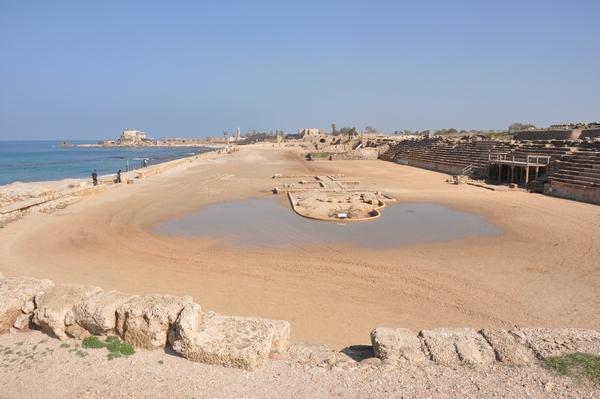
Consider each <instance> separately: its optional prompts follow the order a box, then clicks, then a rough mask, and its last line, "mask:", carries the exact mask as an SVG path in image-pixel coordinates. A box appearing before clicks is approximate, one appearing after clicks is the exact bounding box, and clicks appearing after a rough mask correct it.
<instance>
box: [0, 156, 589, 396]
mask: <svg viewBox="0 0 600 399" xmlns="http://www.w3.org/2000/svg"><path fill="white" fill-rule="evenodd" d="M302 154H303V151H302V150H301V149H300V148H298V147H281V148H278V147H272V146H260V145H256V146H248V147H242V148H241V149H240V151H239V152H235V153H231V154H217V153H214V154H206V155H203V156H201V157H198V158H197V159H194V160H193V161H191V162H189V163H186V164H184V165H182V166H178V167H175V168H173V169H170V170H167V171H165V172H163V173H160V174H157V175H154V176H151V177H148V178H144V179H135V180H134V184H122V185H120V186H119V187H115V188H114V189H110V190H105V191H102V192H98V193H96V194H90V195H86V196H84V197H83V198H82V199H80V200H79V201H78V202H76V203H73V204H71V205H68V206H66V207H65V208H64V209H56V210H55V211H54V212H51V213H41V212H33V213H31V214H29V215H26V216H25V217H23V218H22V219H20V220H18V221H15V222H13V223H10V224H8V225H6V226H5V227H4V228H2V229H0V271H1V272H2V273H3V274H4V276H6V277H12V276H29V277H36V278H47V279H50V280H53V281H54V282H55V283H57V284H60V283H73V284H88V285H97V286H100V287H102V288H103V289H104V290H119V291H122V292H125V293H132V294H155V293H160V294H170V295H191V296H192V297H193V299H194V301H195V302H197V303H199V304H200V305H201V306H202V309H203V310H204V311H208V310H213V311H215V312H218V313H221V314H225V315H239V316H255V317H263V318H273V319H285V320H288V321H289V322H290V323H291V326H292V330H291V339H292V341H293V342H295V343H301V342H313V343H319V344H325V345H328V346H329V347H330V348H331V349H338V350H339V349H342V348H345V347H348V346H350V345H358V344H370V340H369V333H370V332H371V331H372V330H373V329H374V328H376V327H405V328H409V329H411V330H413V331H414V332H418V331H419V330H422V329H429V328H436V327H472V328H475V329H477V330H479V329H481V328H484V327H487V328H490V327H501V328H505V329H511V328H513V327H539V326H544V327H582V328H589V329H594V330H600V317H599V316H598V311H597V309H598V308H600V266H599V264H598V259H600V242H599V238H598V235H597V232H598V231H600V208H599V207H598V206H595V205H589V204H584V203H579V202H574V201H567V200H561V199H556V198H549V197H544V196H542V195H537V194H529V193H526V192H524V191H509V190H505V191H491V190H486V189H483V188H480V187H474V186H471V185H466V184H461V185H454V184H450V183H448V182H447V181H446V180H447V179H448V178H449V176H448V175H444V174H440V173H436V172H431V171H427V170H421V169H415V168H411V167H407V166H402V165H396V164H393V163H390V162H384V161H378V160H373V161H322V162H306V161H304V160H303V156H302ZM275 174H317V175H332V174H344V175H345V176H348V177H351V178H353V179H356V180H358V181H360V182H361V184H362V185H363V186H365V187H369V188H370V189H373V190H381V191H382V192H385V193H386V194H388V195H390V196H392V197H394V198H395V199H396V203H400V204H407V203H435V204H440V205H444V206H447V207H450V208H451V209H453V210H457V211H462V212H470V213H473V214H476V215H481V216H485V218H486V221H487V222H489V223H492V224H493V225H495V226H496V227H497V228H498V229H500V230H501V231H502V232H503V233H502V234H501V235H497V236H490V237H464V238H460V239H456V240H451V241H448V242H444V243H421V244H417V245H411V246H404V247H393V248H383V249H381V248H380V249H373V248H362V247H360V246H356V245H351V244H348V243H344V242H330V243H327V244H318V245H306V244H296V245H286V246H279V245H264V246H259V247H243V248H237V247H232V246H231V245H226V244H225V242H224V241H222V240H219V239H216V238H194V237H180V236H175V235H168V234H164V233H158V232H156V231H154V229H155V228H156V227H157V226H161V225H163V224H164V223H165V222H167V221H169V220H172V219H174V218H179V217H183V216H186V215H191V214H193V213H195V212H197V211H198V210H201V209H205V208H206V207H207V206H209V205H211V204H218V203H224V202H228V201H238V200H245V199H249V198H253V199H261V198H276V199H277V201H278V204H281V206H284V207H287V208H289V211H290V212H292V210H291V206H290V203H289V201H288V199H287V197H286V196H285V195H281V194H280V195H275V194H273V192H272V189H273V188H274V187H276V186H280V185H282V184H292V183H296V182H297V180H298V179H296V178H289V179H273V178H272V176H273V175H275ZM134 176H135V173H133V172H130V173H129V174H127V175H124V180H125V179H128V178H133V177H134ZM72 184H73V182H72V181H61V182H42V183H29V184H24V185H21V184H15V185H9V186H4V187H2V188H0V192H2V193H5V194H6V193H8V192H11V193H12V194H11V195H14V194H15V192H19V193H21V194H22V195H26V193H27V192H28V191H29V192H31V191H32V190H34V191H36V190H37V191H40V190H54V191H56V192H60V191H61V190H66V189H67V187H68V185H72ZM391 206H393V205H391ZM251 211H252V210H251V209H249V210H248V212H251ZM385 212H386V210H385V209H384V210H383V211H382V217H385ZM234 216H235V217H233V216H232V217H231V218H224V220H223V223H235V222H236V220H237V219H239V218H243V215H237V216H236V215H234ZM297 217H300V216H297ZM236 218H237V219H236ZM314 223H327V222H314ZM366 223H370V222H366ZM267 225H268V224H267V223H265V224H264V225H261V224H260V223H259V224H257V225H256V226H255V234H257V235H266V236H268V235H269V233H270V232H269V231H268V227H266V226H267ZM290 234H291V235H292V236H293V237H296V239H297V240H298V242H304V240H303V238H305V237H298V233H297V232H295V231H290ZM303 234H305V233H303ZM20 345H23V348H26V349H28V350H29V351H32V350H34V349H35V348H38V347H39V348H41V347H44V348H46V347H45V346H48V348H46V349H44V351H43V352H40V351H41V349H40V351H38V352H40V353H41V355H42V357H40V356H37V357H36V360H35V361H31V362H30V361H29V360H27V359H24V360H21V359H20V358H15V356H16V355H14V354H10V355H6V354H5V355H4V360H3V363H2V365H3V367H4V371H3V376H4V377H5V378H4V382H3V383H2V386H1V392H0V397H3V398H4V397H6V398H9V397H10V398H19V397H38V396H40V395H44V393H47V392H53V394H54V395H55V396H56V397H73V398H93V397H138V396H139V397H173V398H174V397H256V398H258V397H265V396H266V397H357V398H359V397H382V398H384V397H390V396H396V397H398V396H400V395H404V396H406V397H457V398H458V397H473V398H475V397H482V396H485V397H492V396H493V397H522V396H527V395H528V396H530V397H565V396H566V397H594V395H596V394H597V393H598V392H597V387H596V386H593V385H589V384H586V383H581V382H573V381H572V380H571V379H569V378H565V377H556V376H554V375H552V374H551V373H550V372H548V371H545V370H543V369H541V368H540V367H538V366H535V365H532V366H528V367H524V368H515V367H507V366H501V365H498V366H496V365H492V366H477V367H476V368H474V369H471V368H465V367H456V366H453V367H446V366H437V365H428V366H426V367H417V366H402V367H400V366H398V367H396V366H395V365H394V364H381V365H378V364H360V363H359V364H357V363H354V362H353V361H351V360H349V361H348V362H345V361H344V362H341V363H338V365H337V366H336V365H334V366H332V367H328V366H327V364H328V363H327V359H324V360H322V361H315V359H313V360H310V359H309V358H303V355H302V354H299V353H297V352H296V353H294V352H292V353H290V354H288V355H286V357H285V358H284V360H283V361H282V360H270V361H269V362H268V364H267V366H265V368H264V369H263V370H260V371H257V372H254V373H246V372H242V371H240V370H232V369H224V368H222V367H217V366H206V365H201V364H196V363H192V362H189V361H187V360H185V359H183V358H181V357H179V356H175V355H173V354H170V353H168V351H166V352H165V351H143V350H142V351H139V353H137V354H136V355H134V356H133V357H131V358H128V359H117V360H115V361H113V362H109V361H107V360H106V355H105V354H99V353H98V352H94V353H91V354H90V357H85V358H80V357H78V356H75V354H74V353H71V350H67V349H65V348H64V346H61V345H62V344H61V342H60V341H58V340H56V339H50V340H48V337H47V336H45V335H44V334H42V333H41V332H30V333H17V334H5V335H4V336H2V337H0V346H2V347H3V348H4V350H8V349H11V350H13V351H16V348H18V347H19V346H20ZM44 345H45V346H44ZM69 345H71V348H75V346H76V345H77V341H72V342H69ZM73 350H75V349H73ZM7 353H8V352H7ZM13 353H14V352H13ZM17 353H20V352H17ZM48 354H49V355H50V356H46V355H48ZM11 356H12V357H11ZM326 356H332V355H331V354H330V355H326ZM13 358H15V359H14V360H19V362H14V360H13ZM13 362H14V363H13ZM74 370H78V371H77V375H78V378H73V376H74V374H73V373H74V372H75V371H74ZM40 376H43V378H44V383H43V384H38V383H35V381H38V380H39V378H41V377H40Z"/></svg>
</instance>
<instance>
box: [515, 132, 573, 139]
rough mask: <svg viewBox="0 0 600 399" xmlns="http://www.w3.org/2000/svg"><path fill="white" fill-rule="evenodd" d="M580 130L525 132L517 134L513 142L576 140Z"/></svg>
mask: <svg viewBox="0 0 600 399" xmlns="http://www.w3.org/2000/svg"><path fill="white" fill-rule="evenodd" d="M580 132H581V131H580V130H527V131H523V132H517V134H516V135H515V140H577V139H579V135H580Z"/></svg>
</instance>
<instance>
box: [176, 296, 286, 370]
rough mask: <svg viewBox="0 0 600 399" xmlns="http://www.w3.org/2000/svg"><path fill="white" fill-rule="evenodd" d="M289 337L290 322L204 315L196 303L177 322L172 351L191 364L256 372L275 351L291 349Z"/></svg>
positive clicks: (213, 314)
mask: <svg viewBox="0 0 600 399" xmlns="http://www.w3.org/2000/svg"><path fill="white" fill-rule="evenodd" d="M289 335H290V324H289V323H288V322H287V321H284V320H266V319H259V318H252V317H235V316H221V315H219V314H216V313H214V312H207V313H202V311H201V309H200V305H198V304H195V303H194V304H191V305H189V306H187V307H186V308H185V309H184V310H183V311H182V312H181V315H180V316H179V319H178V320H177V330H176V339H175V342H174V344H173V349H174V350H175V351H176V352H178V353H180V354H181V355H182V356H184V357H185V358H186V359H189V360H192V361H196V362H201V363H209V364H219V365H222V366H225V367H237V368H242V369H245V370H256V369H258V368H260V367H262V366H263V365H264V363H265V361H266V359H267V357H268V356H269V354H270V353H271V352H272V351H274V352H283V351H286V350H287V349H288V348H289Z"/></svg>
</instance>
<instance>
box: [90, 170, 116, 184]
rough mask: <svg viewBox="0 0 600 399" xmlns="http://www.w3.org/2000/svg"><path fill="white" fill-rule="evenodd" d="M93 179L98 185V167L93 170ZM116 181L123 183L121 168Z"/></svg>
mask: <svg viewBox="0 0 600 399" xmlns="http://www.w3.org/2000/svg"><path fill="white" fill-rule="evenodd" d="M92 181H93V183H94V186H97V185H98V173H97V172H96V169H94V171H93V172H92ZM115 183H121V169H119V171H118V172H117V176H115Z"/></svg>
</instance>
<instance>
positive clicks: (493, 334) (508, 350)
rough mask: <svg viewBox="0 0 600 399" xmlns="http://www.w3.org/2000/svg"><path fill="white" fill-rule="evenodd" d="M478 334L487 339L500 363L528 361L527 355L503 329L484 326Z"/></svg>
mask: <svg viewBox="0 0 600 399" xmlns="http://www.w3.org/2000/svg"><path fill="white" fill-rule="evenodd" d="M480 334H481V335H483V337H484V338H485V339H486V340H487V341H488V343H489V344H490V345H491V347H492V348H493V349H494V352H495V353H496V359H497V360H498V361H499V362H502V363H513V364H521V363H527V362H529V359H528V358H527V356H525V355H524V354H523V352H522V351H521V350H520V349H519V347H518V346H517V343H516V342H515V340H514V339H513V338H512V337H511V336H510V335H509V334H508V332H507V331H506V330H504V329H501V328H498V329H490V328H484V329H483V330H481V331H480Z"/></svg>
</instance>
